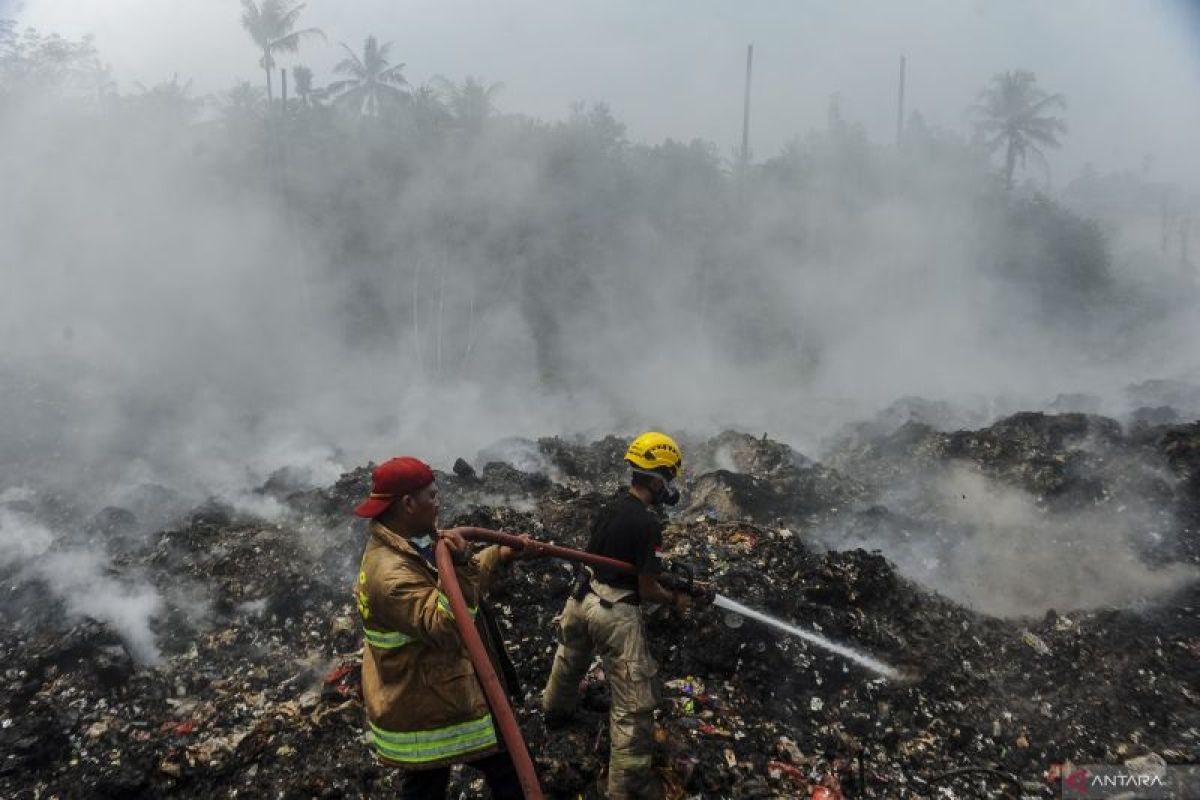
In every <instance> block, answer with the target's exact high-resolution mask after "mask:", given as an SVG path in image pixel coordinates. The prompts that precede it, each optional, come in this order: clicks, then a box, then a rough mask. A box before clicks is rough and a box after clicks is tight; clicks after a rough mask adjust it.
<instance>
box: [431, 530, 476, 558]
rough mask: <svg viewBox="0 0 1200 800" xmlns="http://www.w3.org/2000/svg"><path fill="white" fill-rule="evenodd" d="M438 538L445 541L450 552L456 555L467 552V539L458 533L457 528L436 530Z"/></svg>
mask: <svg viewBox="0 0 1200 800" xmlns="http://www.w3.org/2000/svg"><path fill="white" fill-rule="evenodd" d="M438 539H439V540H441V541H443V542H445V543H446V544H447V545H448V546H449V547H450V552H451V553H454V554H455V555H457V556H461V555H462V554H464V553H466V552H467V547H468V546H469V545H468V544H467V540H466V538H464V537H463V535H462V534H461V533H459V531H458V529H457V528H447V529H445V530H441V531H438Z"/></svg>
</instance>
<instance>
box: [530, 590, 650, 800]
mask: <svg viewBox="0 0 1200 800" xmlns="http://www.w3.org/2000/svg"><path fill="white" fill-rule="evenodd" d="M605 589H607V587H601V591H605ZM605 594H606V597H607V596H608V594H609V593H608V592H607V591H606V592H605ZM615 596H619V594H618V595H615ZM593 653H595V654H597V655H599V656H600V659H601V663H602V664H603V665H604V674H605V675H606V676H607V677H608V686H609V690H610V691H611V692H612V709H611V710H610V711H609V718H608V722H609V737H610V739H611V741H612V747H611V751H610V754H609V761H608V797H609V800H659V799H660V798H661V797H662V796H663V791H662V784H661V782H660V781H659V778H658V775H657V773H655V771H654V770H653V768H652V767H651V763H650V757H651V752H652V749H653V745H654V709H655V707H657V705H658V701H659V696H658V689H657V687H656V685H655V678H654V676H655V675H657V674H658V664H657V663H655V661H654V658H653V657H652V656H651V655H650V649H649V648H648V647H647V646H646V633H645V630H644V628H643V626H642V613H641V608H640V607H639V606H634V605H630V604H629V603H612V605H611V607H609V608H605V605H604V604H603V603H601V600H600V597H599V596H597V595H596V594H595V593H593V592H589V593H588V594H587V595H586V596H585V597H584V598H583V600H575V599H574V598H572V599H570V600H568V601H567V605H566V607H565V608H564V609H563V612H562V615H561V617H560V625H559V645H558V651H557V652H556V653H555V654H554V667H553V669H551V671H550V680H549V681H548V682H547V684H546V691H545V692H544V693H543V694H542V708H543V709H544V710H545V711H547V712H563V713H569V712H572V711H574V710H575V705H576V703H577V702H578V701H579V682H580V681H581V680H582V679H583V676H584V674H585V673H586V672H587V669H588V667H589V666H590V665H591V663H592V655H593Z"/></svg>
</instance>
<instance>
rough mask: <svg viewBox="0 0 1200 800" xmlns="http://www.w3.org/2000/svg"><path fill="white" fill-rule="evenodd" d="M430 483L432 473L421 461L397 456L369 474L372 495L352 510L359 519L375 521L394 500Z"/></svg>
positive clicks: (410, 457) (431, 481)
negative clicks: (372, 519)
mask: <svg viewBox="0 0 1200 800" xmlns="http://www.w3.org/2000/svg"><path fill="white" fill-rule="evenodd" d="M431 483H433V470H431V469H430V468H429V465H428V464H426V463H425V462H424V461H421V460H420V459H417V458H413V457H412V456H400V457H399V458H392V459H389V460H387V461H385V462H383V463H382V464H380V465H379V466H378V467H376V468H375V471H374V472H372V473H371V494H370V496H369V497H367V499H366V500H364V501H363V502H362V503H360V504H359V505H358V507H357V508H355V509H354V513H355V514H357V515H358V516H360V517H371V518H373V517H378V516H379V515H380V514H382V513H383V512H384V511H386V510H387V507H388V506H390V505H391V504H392V501H393V500H395V499H396V498H397V497H403V496H404V495H406V494H411V493H412V492H415V491H418V490H420V489H424V488H425V487H426V486H428V485H429V484H431Z"/></svg>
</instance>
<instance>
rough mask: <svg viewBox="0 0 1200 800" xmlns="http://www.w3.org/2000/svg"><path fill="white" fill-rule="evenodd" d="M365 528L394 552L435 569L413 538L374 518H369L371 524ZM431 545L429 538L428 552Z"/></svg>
mask: <svg viewBox="0 0 1200 800" xmlns="http://www.w3.org/2000/svg"><path fill="white" fill-rule="evenodd" d="M367 530H369V531H370V532H371V535H372V536H374V537H375V538H376V539H378V540H379V542H380V543H381V544H383V545H385V546H387V547H389V548H391V549H392V550H395V551H396V552H398V553H400V554H401V555H405V556H409V557H411V558H415V559H417V560H418V561H420V562H421V563H422V564H425V565H427V566H428V567H429V568H430V569H432V570H434V571H435V572H436V571H437V566H436V565H435V564H432V563H430V562H429V561H426V560H425V556H424V555H423V554H422V553H421V551H420V550H418V549H417V547H416V546H415V545H414V544H413V540H411V539H408V538H406V537H404V536H401V535H400V534H398V533H396V532H395V531H393V530H392V529H390V528H388V527H387V526H386V525H383V524H382V523H380V522H377V521H376V520H371V524H370V525H369V526H368V528H367ZM426 538H430V537H426ZM432 546H433V542H432V540H431V541H430V548H431V550H430V552H432Z"/></svg>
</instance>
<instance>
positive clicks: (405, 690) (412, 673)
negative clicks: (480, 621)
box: [355, 522, 503, 769]
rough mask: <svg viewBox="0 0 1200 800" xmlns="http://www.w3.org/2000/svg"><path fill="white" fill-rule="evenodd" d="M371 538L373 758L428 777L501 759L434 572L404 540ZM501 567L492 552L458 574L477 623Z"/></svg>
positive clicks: (365, 608) (383, 533) (379, 530)
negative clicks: (483, 759)
mask: <svg viewBox="0 0 1200 800" xmlns="http://www.w3.org/2000/svg"><path fill="white" fill-rule="evenodd" d="M369 530H370V534H371V535H370V538H369V539H368V541H367V548H366V551H365V552H364V553H363V559H362V567H361V568H360V570H359V573H358V583H357V585H356V587H355V599H356V601H357V604H358V613H359V616H360V617H361V618H362V623H363V639H364V640H365V645H366V646H365V647H364V648H363V669H362V677H363V697H364V699H365V702H366V708H367V722H368V725H369V727H370V732H369V736H370V739H371V743H372V745H373V746H374V748H375V751H376V753H377V754H378V755H379V757H380V758H381V759H382V760H383V761H384V762H385V763H388V764H392V765H397V766H403V767H408V768H410V769H429V768H433V767H440V766H445V765H446V764H452V763H455V762H461V761H467V760H473V759H475V758H478V757H480V756H483V755H487V754H488V753H490V752H493V751H495V750H496V749H498V740H497V731H496V727H495V725H494V723H493V720H492V716H491V713H490V712H489V710H488V704H487V700H486V698H485V697H484V694H483V688H482V687H481V686H480V684H479V680H478V679H477V678H476V676H475V669H474V667H472V666H471V662H470V660H469V659H468V657H467V649H466V646H465V645H464V644H463V642H462V639H461V638H460V636H459V633H458V629H457V628H455V626H454V612H453V611H452V610H451V608H450V600H449V598H448V597H447V596H446V595H445V594H444V593H443V591H442V584H441V583H440V581H439V579H438V575H437V572H436V570H435V569H434V568H433V567H432V566H431V565H430V564H429V563H428V562H426V561H425V559H424V557H423V556H422V555H421V553H420V552H419V551H418V550H417V548H416V547H415V546H414V545H413V544H412V543H410V542H409V541H408V540H407V539H405V538H404V537H402V536H399V535H397V534H395V533H392V531H390V530H388V529H387V528H385V527H384V526H383V525H380V524H379V523H378V522H372V523H371V525H370V528H369ZM502 564H503V562H501V560H500V548H499V547H496V546H493V547H489V548H487V549H485V550H483V551H482V552H481V553H479V554H478V555H476V556H475V557H473V558H472V559H471V561H470V562H469V563H468V564H466V565H463V566H459V567H456V570H455V571H456V574H457V576H458V581H459V584H460V585H461V587H462V592H463V599H465V600H466V602H467V605H468V606H469V607H470V608H471V613H472V615H475V614H476V613H477V611H478V606H479V601H480V599H481V597H482V596H483V595H484V594H485V593H486V591H487V588H488V586H489V585H490V584H491V582H492V580H493V578H494V577H495V576H496V575H497V574H498V572H499V571H500V569H501V568H502ZM500 646H501V647H502V646H503V645H500ZM493 660H494V659H493Z"/></svg>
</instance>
